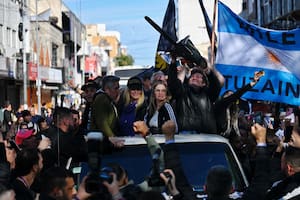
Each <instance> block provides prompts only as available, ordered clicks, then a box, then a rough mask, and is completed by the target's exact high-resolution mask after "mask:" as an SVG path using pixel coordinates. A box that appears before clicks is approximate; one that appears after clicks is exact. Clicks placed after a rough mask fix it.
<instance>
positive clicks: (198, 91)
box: [168, 62, 224, 133]
mask: <svg viewBox="0 0 300 200" xmlns="http://www.w3.org/2000/svg"><path fill="white" fill-rule="evenodd" d="M180 63H181V62H180ZM182 68H183V66H176V63H175V62H173V63H172V64H171V65H170V66H169V73H168V88H169V90H170V92H171V95H172V100H174V101H175V106H174V110H175V113H176V118H177V123H178V129H179V132H181V133H182V132H184V131H188V132H189V133H194V132H198V133H200V132H203V133H216V131H217V129H216V119H215V113H214V108H213V102H215V101H216V99H217V98H218V96H219V93H220V90H221V88H222V86H223V84H224V77H223V76H222V75H221V74H220V73H219V72H218V71H217V70H216V69H215V68H213V67H211V66H208V67H206V68H205V69H203V68H201V66H195V67H194V68H193V69H192V71H191V73H190V76H189V77H188V78H186V76H185V74H184V79H183V78H182V80H180V79H179V77H178V76H179V73H181V74H182V72H185V71H186V70H180V69H182ZM180 71H181V72H180Z"/></svg>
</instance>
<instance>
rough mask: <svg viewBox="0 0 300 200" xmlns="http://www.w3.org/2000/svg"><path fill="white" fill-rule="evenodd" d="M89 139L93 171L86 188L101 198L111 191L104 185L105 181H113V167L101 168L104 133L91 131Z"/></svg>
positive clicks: (88, 135)
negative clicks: (111, 173) (111, 174)
mask: <svg viewBox="0 0 300 200" xmlns="http://www.w3.org/2000/svg"><path fill="white" fill-rule="evenodd" d="M87 139H88V140H87V146H88V165H89V168H90V170H91V171H90V173H89V175H88V176H87V178H86V181H85V190H86V192H88V193H91V194H97V195H98V197H99V198H100V197H105V196H106V195H107V194H109V193H108V191H107V188H106V187H105V186H104V185H103V181H107V182H108V183H111V182H112V181H113V179H112V176H110V175H109V173H110V172H112V169H111V168H109V167H104V168H102V169H101V170H99V169H100V166H101V155H102V146H103V145H102V141H103V134H102V133H101V132H89V133H88V134H87ZM101 199H102V198H101ZM103 199H105V198H103Z"/></svg>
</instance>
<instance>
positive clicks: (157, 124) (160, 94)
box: [145, 80, 178, 134]
mask: <svg viewBox="0 0 300 200" xmlns="http://www.w3.org/2000/svg"><path fill="white" fill-rule="evenodd" d="M169 98H170V96H169V93H168V88H167V84H166V82H165V81H161V80H158V81H155V82H154V83H153V85H152V92H151V96H150V102H149V106H148V109H147V113H146V115H145V121H146V124H147V125H148V127H150V132H151V133H152V134H162V131H161V127H162V125H163V124H164V123H165V122H166V121H168V120H172V121H174V122H175V126H176V132H177V131H178V127H177V122H176V117H175V114H174V111H173V108H172V106H171V105H170V103H169Z"/></svg>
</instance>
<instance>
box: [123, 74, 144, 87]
mask: <svg viewBox="0 0 300 200" xmlns="http://www.w3.org/2000/svg"><path fill="white" fill-rule="evenodd" d="M127 87H128V88H129V89H130V90H135V89H136V90H142V89H143V83H142V80H141V79H140V78H139V77H137V76H134V77H131V78H130V79H128V81H127Z"/></svg>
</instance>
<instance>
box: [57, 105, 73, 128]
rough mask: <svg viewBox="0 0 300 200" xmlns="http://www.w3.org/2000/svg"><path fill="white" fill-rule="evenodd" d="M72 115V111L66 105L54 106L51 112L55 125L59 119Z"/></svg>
mask: <svg viewBox="0 0 300 200" xmlns="http://www.w3.org/2000/svg"><path fill="white" fill-rule="evenodd" d="M71 116H72V112H71V110H70V109H69V108H66V107H56V108H55V110H54V113H53V122H54V124H55V125H57V124H58V122H59V120H61V119H64V118H68V117H71Z"/></svg>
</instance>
